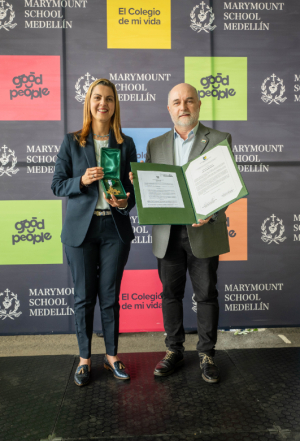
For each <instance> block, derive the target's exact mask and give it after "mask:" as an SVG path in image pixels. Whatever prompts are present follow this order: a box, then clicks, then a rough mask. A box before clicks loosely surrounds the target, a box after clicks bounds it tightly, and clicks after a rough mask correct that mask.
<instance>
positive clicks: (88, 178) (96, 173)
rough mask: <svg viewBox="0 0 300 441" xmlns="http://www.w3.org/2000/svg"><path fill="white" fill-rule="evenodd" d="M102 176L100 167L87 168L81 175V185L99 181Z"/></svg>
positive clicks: (102, 172)
mask: <svg viewBox="0 0 300 441" xmlns="http://www.w3.org/2000/svg"><path fill="white" fill-rule="evenodd" d="M103 178H104V171H103V168H102V167H92V168H87V169H86V171H85V174H84V175H83V176H81V183H82V184H83V185H90V184H92V183H93V182H95V181H100V179H103Z"/></svg>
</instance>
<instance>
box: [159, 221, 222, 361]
mask: <svg viewBox="0 0 300 441" xmlns="http://www.w3.org/2000/svg"><path fill="white" fill-rule="evenodd" d="M199 228H202V227H199ZM218 263H219V256H214V257H209V258H206V259H199V258H197V257H195V256H194V255H193V253H192V250H191V246H190V243H189V238H188V234H187V229H186V226H185V225H173V226H172V227H171V234H170V240H169V245H168V248H167V252H166V255H165V257H164V258H163V259H158V272H159V277H160V280H161V282H162V284H163V293H162V311H163V319H164V326H165V331H166V333H167V337H166V340H165V342H166V346H167V348H168V349H169V350H171V351H173V352H180V353H183V351H184V347H183V343H184V341H185V333H184V328H183V305H182V299H183V296H184V290H185V283H186V272H187V270H188V272H189V275H190V278H191V281H192V286H193V290H194V293H195V296H194V299H195V301H196V302H197V329H198V337H199V341H198V343H197V351H198V352H201V353H205V354H207V355H210V356H214V352H215V351H214V347H215V344H216V342H217V327H218V320H219V304H218V291H217V288H216V284H217V269H218Z"/></svg>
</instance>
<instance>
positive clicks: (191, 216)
mask: <svg viewBox="0 0 300 441" xmlns="http://www.w3.org/2000/svg"><path fill="white" fill-rule="evenodd" d="M217 146H224V147H225V148H227V149H228V151H229V153H230V157H231V160H232V162H233V164H234V168H235V171H236V178H237V179H238V180H239V182H240V185H241V190H240V192H239V194H238V195H237V197H235V198H234V199H231V200H228V201H227V202H226V204H224V205H221V206H219V207H218V208H217V209H215V210H214V211H211V212H210V213H206V214H203V213H197V212H196V209H195V205H194V202H193V198H192V195H191V191H190V188H189V185H188V181H187V178H186V175H185V172H186V170H187V168H188V167H189V165H190V164H191V163H192V162H193V161H195V160H198V159H199V158H201V157H202V158H204V159H206V157H207V155H208V153H209V152H210V151H211V150H212V149H214V148H215V147H217ZM217 146H214V147H212V148H211V149H210V150H207V151H206V152H205V153H204V154H202V155H200V156H198V158H195V159H193V160H192V161H190V162H188V163H187V164H185V165H183V166H182V167H181V166H177V165H167V164H152V163H138V162H132V163H131V170H132V172H133V174H134V179H133V185H134V192H135V198H136V206H137V213H138V219H139V224H140V225H191V224H194V223H198V219H206V218H207V217H209V216H211V215H213V214H214V213H216V212H217V211H219V210H221V209H222V208H225V207H227V206H228V205H230V204H232V203H233V202H235V201H237V200H239V199H241V198H243V197H245V196H247V195H248V190H247V188H246V186H245V184H244V181H243V178H242V176H241V174H240V171H239V169H238V167H237V164H236V162H235V159H234V156H233V154H232V151H231V148H230V146H229V144H228V142H227V141H226V140H224V141H222V142H220V143H219V144H218V145H217ZM138 170H143V171H158V172H166V173H176V176H177V180H178V184H179V188H180V191H181V196H182V200H183V204H184V208H174V207H172V208H168V207H151V208H150V207H143V204H142V198H141V191H140V186H139V181H138V173H137V172H138Z"/></svg>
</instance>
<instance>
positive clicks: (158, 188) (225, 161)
mask: <svg viewBox="0 0 300 441" xmlns="http://www.w3.org/2000/svg"><path fill="white" fill-rule="evenodd" d="M131 170H132V172H133V176H134V177H133V185H134V191H135V197H136V206H137V212H138V218H139V223H140V225H176V224H177V225H192V224H195V223H198V222H199V219H207V218H208V217H209V216H211V215H213V214H214V213H216V212H217V211H220V210H222V209H223V208H225V207H227V206H228V205H229V204H232V203H234V202H235V201H237V200H239V199H241V198H243V197H245V196H247V194H248V190H247V188H246V186H245V184H244V181H243V178H242V176H241V173H240V171H239V169H238V166H237V164H236V162H235V160H234V156H233V154H232V151H231V149H230V146H229V144H228V142H227V140H224V141H222V142H221V143H220V144H218V145H216V146H215V147H212V148H211V149H210V150H207V151H206V152H205V153H203V154H202V155H200V156H198V157H197V158H195V159H193V160H192V161H190V162H188V163H187V164H185V165H183V166H182V167H181V166H178V165H169V164H154V163H138V162H133V163H131Z"/></svg>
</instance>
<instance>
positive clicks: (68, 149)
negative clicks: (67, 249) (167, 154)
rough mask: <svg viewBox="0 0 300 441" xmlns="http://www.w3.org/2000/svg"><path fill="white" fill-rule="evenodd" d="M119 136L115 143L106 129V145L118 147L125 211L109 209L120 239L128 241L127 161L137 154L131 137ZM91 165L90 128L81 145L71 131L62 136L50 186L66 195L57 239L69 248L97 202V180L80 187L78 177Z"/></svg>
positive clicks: (131, 203) (130, 200)
mask: <svg viewBox="0 0 300 441" xmlns="http://www.w3.org/2000/svg"><path fill="white" fill-rule="evenodd" d="M123 138H124V142H123V144H117V142H116V139H115V136H114V132H113V130H110V132H109V144H108V148H115V149H120V150H121V173H120V178H121V182H122V184H123V187H124V189H125V191H126V193H130V197H129V198H128V207H127V208H126V209H125V210H119V209H118V208H114V207H110V209H111V213H112V217H113V220H114V223H115V226H116V229H117V231H118V233H119V236H120V239H121V240H122V242H124V243H129V242H130V241H132V240H133V239H134V234H133V231H132V227H131V223H130V218H129V212H130V210H131V209H132V208H133V207H134V205H135V197H134V191H133V186H132V184H131V182H130V180H129V172H130V170H131V169H130V162H136V161H137V157H136V149H135V145H134V142H133V140H132V138H130V137H129V136H124V135H123ZM91 167H97V163H96V156H95V148H94V140H93V134H92V131H90V133H89V135H88V137H87V141H86V146H85V147H80V145H79V143H78V141H76V140H75V139H74V135H73V134H72V133H69V134H67V135H65V137H64V140H63V143H62V145H61V147H60V150H59V153H58V155H57V161H56V164H55V172H54V175H53V180H52V185H51V188H52V191H53V193H54V194H55V196H58V197H61V196H67V197H68V198H69V200H68V205H67V212H66V217H65V221H64V225H63V229H62V233H61V241H62V243H64V244H66V245H69V246H71V247H78V246H80V245H81V244H82V242H83V240H84V238H85V236H86V233H87V230H88V228H89V225H90V223H91V219H92V216H93V213H94V211H95V208H96V205H97V201H98V196H99V187H98V185H99V181H96V182H93V183H92V184H91V185H89V186H88V187H83V188H82V189H80V178H81V176H82V175H84V173H85V171H86V169H87V168H91Z"/></svg>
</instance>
